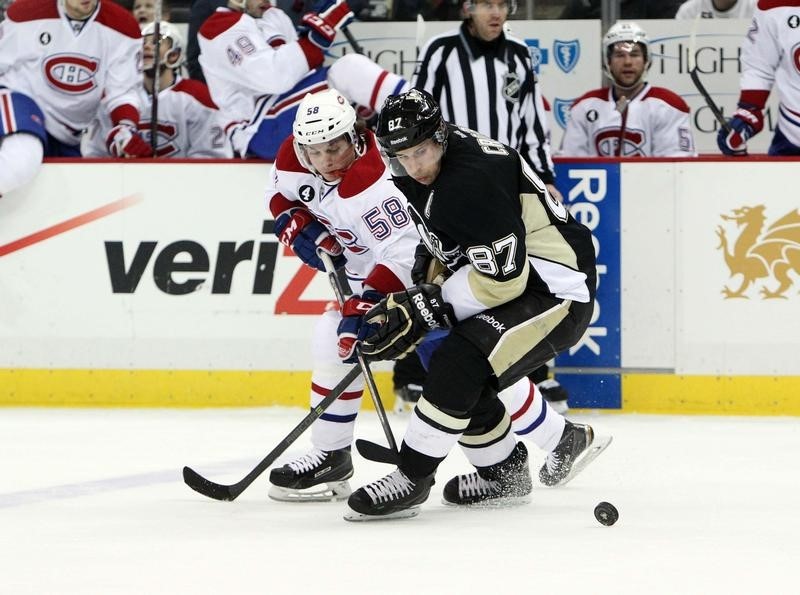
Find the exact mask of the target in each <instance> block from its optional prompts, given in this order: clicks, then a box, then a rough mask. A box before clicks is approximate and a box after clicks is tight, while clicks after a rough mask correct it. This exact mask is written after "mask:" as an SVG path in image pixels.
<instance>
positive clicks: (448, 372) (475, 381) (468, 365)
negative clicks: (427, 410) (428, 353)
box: [423, 333, 493, 417]
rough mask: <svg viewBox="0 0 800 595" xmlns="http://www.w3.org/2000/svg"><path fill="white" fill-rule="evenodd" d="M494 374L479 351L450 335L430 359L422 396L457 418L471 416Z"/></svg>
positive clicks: (461, 338)
mask: <svg viewBox="0 0 800 595" xmlns="http://www.w3.org/2000/svg"><path fill="white" fill-rule="evenodd" d="M492 374H493V373H492V368H491V366H490V365H489V362H488V361H487V360H486V358H485V357H484V355H483V354H482V353H481V352H480V351H479V350H478V348H477V347H475V345H473V344H472V343H470V342H469V341H467V340H466V339H464V338H463V337H461V336H460V335H458V334H456V333H451V334H450V336H448V337H447V339H445V341H444V342H443V343H442V346H441V347H440V348H439V349H437V350H436V352H435V353H434V354H433V356H432V357H431V361H430V369H429V370H428V378H427V380H426V381H425V386H424V388H423V394H424V395H425V398H426V399H427V400H428V401H430V402H431V403H432V404H434V405H435V406H436V407H437V408H438V409H441V410H442V411H445V412H447V413H449V414H450V415H454V416H455V417H469V415H468V414H471V412H472V411H473V409H475V407H476V406H477V404H478V402H479V400H480V399H481V395H482V394H483V392H484V390H486V388H487V387H488V386H489V381H490V379H491V377H492Z"/></svg>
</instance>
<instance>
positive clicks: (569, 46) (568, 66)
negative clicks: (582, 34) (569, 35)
mask: <svg viewBox="0 0 800 595" xmlns="http://www.w3.org/2000/svg"><path fill="white" fill-rule="evenodd" d="M553 53H554V54H555V60H556V66H558V67H559V68H560V69H561V70H563V71H564V72H569V71H571V70H572V69H573V68H575V65H576V64H577V63H578V60H579V59H580V57H581V42H580V41H579V40H577V39H573V40H571V41H561V40H560V39H556V40H555V41H554V42H553Z"/></svg>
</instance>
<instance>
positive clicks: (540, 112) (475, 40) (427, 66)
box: [395, 0, 568, 413]
mask: <svg viewBox="0 0 800 595" xmlns="http://www.w3.org/2000/svg"><path fill="white" fill-rule="evenodd" d="M464 6H465V9H466V12H467V18H466V19H465V20H464V22H463V23H461V26H460V27H459V28H458V29H455V30H453V31H448V32H446V33H442V34H441V35H438V36H436V37H433V38H432V39H431V40H430V41H428V43H427V44H426V45H425V47H424V48H423V49H422V51H421V52H420V56H421V63H420V65H419V68H418V70H417V73H416V79H415V81H414V85H413V86H414V87H417V88H419V89H425V90H426V91H428V92H429V93H430V94H431V95H433V97H434V99H436V101H437V103H438V104H439V106H440V107H441V110H442V115H443V116H444V119H445V120H446V121H448V122H451V123H453V124H457V125H459V126H463V127H465V128H470V129H472V130H477V131H478V132H480V133H481V134H484V135H486V136H488V137H489V138H492V139H494V140H498V141H500V142H502V143H504V144H506V145H508V146H510V147H512V148H514V149H516V150H517V152H518V153H519V154H520V155H521V156H522V158H523V159H524V160H525V161H527V162H528V164H529V165H530V166H531V167H532V168H533V170H534V171H535V172H536V173H537V174H538V176H539V177H540V178H541V179H542V181H543V182H544V183H545V185H546V186H547V189H548V191H549V192H550V195H551V196H552V197H554V198H555V199H556V200H559V201H563V199H562V196H561V193H560V192H559V191H558V190H557V189H556V187H555V185H554V183H553V182H554V180H555V175H554V172H553V161H552V158H551V155H550V140H549V134H548V126H547V120H546V115H545V108H544V100H543V98H542V93H541V89H540V88H539V84H538V81H537V80H536V76H535V75H534V73H533V64H532V63H531V58H530V53H529V51H528V46H526V45H525V43H524V42H523V41H522V40H520V39H517V38H515V37H509V36H506V35H505V33H504V32H503V26H504V25H505V22H506V20H508V16H509V15H510V14H513V13H514V12H516V9H517V4H516V0H467V2H466V3H465V5H464ZM402 361H404V360H401V362H402ZM409 364H410V362H409ZM398 367H400V368H402V364H401V365H399V366H395V373H396V374H397V373H398V372H402V371H403V370H402V369H401V370H398ZM530 379H531V380H532V381H533V382H534V383H536V385H537V387H538V388H539V390H541V392H542V395H543V396H544V398H545V399H546V400H547V401H549V402H550V404H551V406H552V407H553V408H554V409H555V410H556V411H558V412H559V413H565V412H566V411H567V410H568V406H567V392H566V390H565V389H564V388H563V387H562V386H561V385H560V384H559V383H558V381H556V380H555V379H553V378H549V370H548V368H547V366H546V365H545V366H542V367H541V368H539V369H538V370H536V371H535V372H533V373H532V374H531V375H530Z"/></svg>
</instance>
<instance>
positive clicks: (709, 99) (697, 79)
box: [689, 66, 731, 133]
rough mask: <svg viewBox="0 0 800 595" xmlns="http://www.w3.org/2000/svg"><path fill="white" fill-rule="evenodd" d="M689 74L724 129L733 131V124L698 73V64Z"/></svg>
mask: <svg viewBox="0 0 800 595" xmlns="http://www.w3.org/2000/svg"><path fill="white" fill-rule="evenodd" d="M689 76H690V77H692V82H693V83H694V86H695V88H697V90H698V91H699V92H700V95H702V97H703V101H705V102H706V105H707V106H708V109H710V110H711V113H712V114H714V117H715V118H716V119H717V122H719V125H720V126H722V129H723V130H724V131H725V132H728V133H730V132H731V125H730V124H728V121H727V120H726V119H725V116H723V115H722V110H721V109H719V106H718V105H717V104H716V102H715V101H714V99H713V98H712V97H711V94H710V93H709V92H708V90H707V89H706V87H705V85H704V84H703V81H701V80H700V75H698V74H697V66H695V67H694V68H692V69H691V70H690V71H689Z"/></svg>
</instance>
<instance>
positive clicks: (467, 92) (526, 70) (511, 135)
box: [414, 21, 554, 184]
mask: <svg viewBox="0 0 800 595" xmlns="http://www.w3.org/2000/svg"><path fill="white" fill-rule="evenodd" d="M420 56H421V63H420V65H419V68H418V69H417V73H416V80H415V81H414V86H415V87H417V88H420V89H425V90H426V91H428V92H429V93H431V95H433V96H434V98H435V99H436V101H437V102H438V103H439V105H440V106H441V108H442V115H443V116H444V119H445V120H447V121H448V122H451V123H453V124H457V125H459V126H464V127H466V128H471V129H472V130H477V131H478V132H480V133H481V134H484V135H486V136H488V137H490V138H492V139H495V140H498V141H500V142H502V143H504V144H506V145H509V146H510V147H512V148H514V149H516V150H517V151H518V152H519V153H520V155H522V157H523V159H525V160H526V161H527V162H528V163H529V164H530V165H531V166H532V167H533V169H534V170H535V171H536V173H537V174H539V177H540V178H542V181H544V182H545V183H547V184H549V183H552V182H553V178H554V176H553V162H552V159H551V156H550V140H549V134H548V128H547V120H546V116H545V109H544V102H543V100H542V94H541V90H540V89H539V85H538V84H537V80H536V75H535V74H534V72H533V68H532V64H531V59H530V53H529V52H528V47H527V46H526V45H525V44H524V43H523V42H522V41H521V40H519V39H517V38H515V37H508V36H506V35H505V34H501V35H500V37H499V38H498V39H497V40H495V41H493V42H490V43H486V42H483V41H481V40H480V39H477V38H476V37H474V36H473V35H471V34H470V32H469V29H468V21H465V22H464V23H462V24H461V27H459V28H458V29H456V30H453V31H449V32H447V33H443V34H441V35H438V36H436V37H434V38H432V39H431V40H430V41H429V42H428V43H427V44H426V45H425V47H424V48H423V49H422V51H421V53H420Z"/></svg>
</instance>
